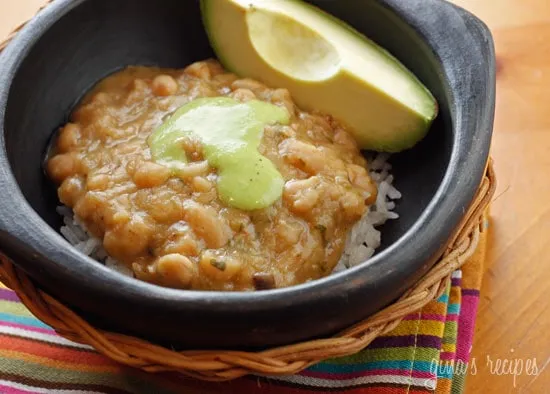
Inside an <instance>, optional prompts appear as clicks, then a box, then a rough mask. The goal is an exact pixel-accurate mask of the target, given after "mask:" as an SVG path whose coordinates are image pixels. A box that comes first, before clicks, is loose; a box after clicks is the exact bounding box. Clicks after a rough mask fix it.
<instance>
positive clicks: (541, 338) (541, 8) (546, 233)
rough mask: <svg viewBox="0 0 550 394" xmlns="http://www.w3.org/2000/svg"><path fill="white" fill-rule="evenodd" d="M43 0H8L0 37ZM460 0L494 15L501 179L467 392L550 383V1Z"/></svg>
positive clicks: (543, 387)
mask: <svg viewBox="0 0 550 394" xmlns="http://www.w3.org/2000/svg"><path fill="white" fill-rule="evenodd" d="M404 1H406V0H404ZM43 2H44V0H17V1H7V0H6V1H2V4H1V5H0V37H5V36H6V35H7V34H8V32H9V31H10V30H11V29H12V28H13V27H15V26H16V25H17V24H19V23H20V22H22V21H23V20H24V19H26V18H28V17H30V16H32V15H33V14H34V12H35V10H36V9H37V8H38V7H39V6H40V5H41V4H42V3H43ZM454 2H455V3H456V4H458V5H461V6H463V7H464V8H466V9H468V10H470V11H472V12H473V13H474V14H476V15H478V16H479V17H480V18H481V19H483V20H484V21H485V22H486V23H487V24H488V25H489V27H490V28H491V30H492V32H493V35H494V38H495V43H496V53H497V60H498V61H497V63H498V73H497V79H498V96H497V110H496V111H497V112H496V120H495V133H494V140H493V147H492V155H493V158H494V159H495V168H496V171H497V176H498V181H499V186H498V191H497V194H496V197H495V200H494V203H493V205H492V232H491V233H490V234H491V239H490V245H489V250H488V259H487V262H486V266H485V276H484V281H483V287H482V291H481V301H480V307H479V316H478V320H477V329H476V334H475V341H474V346H473V351H472V360H475V368H474V365H473V364H471V365H470V372H471V375H470V376H469V377H468V380H467V382H468V384H467V386H468V390H467V392H468V393H477V392H481V391H482V390H483V392H485V393H509V392H513V393H515V392H518V393H533V394H539V393H550V367H548V364H549V363H550V308H549V305H550V296H549V292H550V264H549V263H550V242H549V241H550V1H549V0H454ZM499 360H500V361H499ZM491 363H492V368H491ZM497 363H501V364H500V370H496V367H497ZM528 364H530V368H529V370H528ZM533 365H536V370H535V369H534V367H533ZM510 367H511V368H510ZM520 367H522V368H520ZM514 370H515V371H516V373H515V374H514V372H513V371H514ZM474 372H475V374H474ZM528 372H529V373H530V374H528ZM534 372H537V373H536V374H533V373H534ZM514 375H515V376H514Z"/></svg>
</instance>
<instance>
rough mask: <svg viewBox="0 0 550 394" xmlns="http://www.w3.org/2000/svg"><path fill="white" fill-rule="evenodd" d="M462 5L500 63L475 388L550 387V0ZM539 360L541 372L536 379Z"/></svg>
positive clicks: (467, 0) (469, 0) (471, 0)
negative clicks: (530, 363)
mask: <svg viewBox="0 0 550 394" xmlns="http://www.w3.org/2000/svg"><path fill="white" fill-rule="evenodd" d="M454 2H455V3H456V4H458V5H460V6H462V7H464V8H466V9H468V10H470V11H471V12H473V13H474V14H476V15H477V16H479V17H480V18H481V19H482V20H484V21H485V22H486V23H487V24H488V26H489V27H490V28H491V30H492V32H493V36H494V39H495V46H496V54H497V59H498V73H497V108H496V119H495V129H494V138H493V146H492V155H493V157H494V159H495V169H496V172H497V176H498V181H499V186H498V191H497V193H496V197H495V200H494V202H493V205H492V210H491V213H492V233H490V234H491V240H490V243H489V249H488V251H487V252H488V255H487V261H486V266H485V276H484V279H483V285H482V289H481V300H480V306H479V315H478V320H477V324H476V334H475V339H474V345H473V350H472V359H475V360H476V366H477V371H476V374H475V375H470V376H468V379H467V391H466V392H468V393H470V392H471V393H476V392H480V391H481V390H483V392H484V393H516V392H517V393H533V394H535V393H536V394H538V393H550V367H548V364H549V362H550V334H549V332H548V329H549V327H550V297H549V296H548V291H549V290H550V280H549V279H550V242H549V241H550V182H549V175H550V111H549V103H550V2H548V1H547V0H522V1H517V0H455V1H454ZM488 358H489V359H490V360H492V361H493V368H494V367H496V364H495V363H496V360H498V359H501V360H502V361H504V360H510V361H511V362H512V363H513V364H512V365H513V366H515V365H517V368H518V371H519V367H520V365H521V364H522V363H523V367H524V370H523V371H522V372H521V375H519V376H517V377H516V378H515V379H514V376H513V374H509V373H506V374H502V375H498V374H496V373H495V372H496V371H494V370H493V371H492V370H491V365H490V363H489V362H488ZM534 359H536V364H537V367H538V368H537V369H538V374H537V375H532V376H529V375H527V373H526V371H525V367H526V363H527V360H534ZM516 360H517V361H516ZM512 368H513V367H512ZM471 371H472V370H471ZM531 372H533V371H531Z"/></svg>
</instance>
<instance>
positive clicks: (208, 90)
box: [47, 61, 376, 290]
mask: <svg viewBox="0 0 550 394" xmlns="http://www.w3.org/2000/svg"><path fill="white" fill-rule="evenodd" d="M209 98H211V100H210V99H209ZM216 98H218V99H216ZM220 102H223V103H226V104H227V105H231V106H236V107H239V108H240V110H243V111H244V109H243V108H254V107H257V106H262V105H263V104H264V103H269V104H270V105H273V106H276V107H277V108H278V109H280V111H278V110H277V108H275V107H270V106H263V107H262V108H263V109H265V110H266V111H267V112H265V111H264V112H262V111H260V112H262V114H264V115H265V114H266V113H269V114H271V115H270V116H268V117H267V118H265V117H262V116H259V117H257V118H254V119H255V121H256V123H254V125H252V124H251V123H246V122H245V123H243V124H242V129H246V128H247V127H249V126H250V127H252V126H254V127H257V128H258V127H259V132H256V134H251V135H249V137H250V138H248V139H246V138H244V139H241V142H242V141H244V142H246V143H245V145H243V146H246V155H245V156H244V157H243V156H242V154H243V151H242V150H238V149H237V150H235V152H233V153H234V154H233V153H231V152H228V151H224V148H223V144H217V145H216V143H215V140H213V139H211V138H210V137H212V135H210V137H208V138H207V137H205V135H207V134H208V130H203V131H201V128H200V127H199V126H194V127H195V129H194V130H191V131H189V127H183V128H182V127H180V128H177V127H172V128H171V129H170V127H169V124H170V122H171V121H172V123H173V122H174V120H176V119H179V118H180V117H181V116H183V114H185V113H186V112H188V111H189V109H190V108H192V109H196V108H204V107H205V106H206V107H208V106H209V105H214V106H215V105H217V104H216V103H220ZM258 103H260V104H258ZM224 105H225V104H224ZM274 108H275V109H274ZM219 113H222V114H223V111H221V112H219ZM251 119H252V118H251ZM195 121H196V119H195V120H193V122H195ZM239 121H242V120H239ZM252 121H253V120H251V122H252ZM224 122H225V123H224ZM231 122H232V120H231V117H230V116H227V115H226V116H225V119H224V116H220V119H216V122H214V123H212V124H218V123H219V124H222V125H223V124H225V125H229V124H230V123H231ZM258 122H259V123H258ZM176 123H177V122H176ZM195 123H196V122H195ZM237 123H238V122H237ZM180 125H181V124H180ZM228 127H229V126H228ZM252 128H253V127H252ZM230 129H231V128H229V129H227V130H229V131H227V132H228V133H233V134H235V130H234V129H231V130H233V131H231V130H230ZM186 130H187V131H186ZM218 132H219V130H218ZM201 133H202V134H201ZM233 134H231V135H233ZM237 134H238V133H237ZM160 136H164V137H167V136H168V137H167V139H166V140H165V141H164V145H163V144H162V143H161V142H159V138H160ZM209 138H210V139H209ZM160 140H162V138H160ZM167 141H168V142H167ZM213 146H215V149H214V148H212V147H213ZM241 147H242V146H241ZM213 149H214V150H215V151H216V152H217V153H216V154H215V155H212V152H213ZM220 154H221V156H223V157H226V159H224V160H226V161H227V162H224V163H225V164H222V165H220V161H219V160H218V159H219V157H220ZM231 158H233V160H231ZM250 158H253V159H252V160H250ZM216 160H218V161H216ZM263 160H265V163H264V164H263V165H264V166H265V168H266V169H264V170H265V172H263V171H264V170H261V171H256V172H255V173H254V174H258V177H259V178H257V179H253V180H252V181H250V179H252V178H246V179H245V178H243V176H242V174H243V173H246V174H249V173H251V172H250V167H247V166H243V164H245V163H249V164H250V166H252V168H253V167H254V163H255V162H257V163H260V162H262V161H263ZM227 163H229V164H227ZM228 166H229V167H228ZM231 166H234V167H233V168H232V167H231ZM228 168H229V169H228ZM47 170H48V173H49V175H50V177H51V178H52V180H54V181H55V182H56V183H58V185H59V187H58V195H59V198H60V200H61V202H62V203H63V204H65V205H67V206H68V207H70V208H72V209H73V211H74V213H75V216H76V217H77V218H78V219H79V220H80V221H81V222H82V224H83V225H84V226H86V228H87V229H88V231H89V232H90V233H91V234H93V235H94V236H96V237H98V238H100V239H102V240H103V246H104V248H105V250H106V251H107V253H108V254H109V255H110V256H111V257H113V258H115V259H116V260H118V261H119V262H122V263H124V264H126V265H128V266H129V267H130V268H131V269H132V270H133V272H134V275H135V277H137V278H139V279H141V280H144V281H148V282H152V283H156V284H159V285H162V286H169V287H175V288H183V289H197V290H254V289H268V288H275V287H285V286H291V285H294V284H298V283H303V282H306V281H309V280H313V279H318V278H320V277H323V276H325V275H328V274H329V273H330V272H331V271H332V269H333V268H334V266H335V265H336V264H337V262H338V260H339V259H340V256H341V254H342V251H343V249H344V246H345V241H346V238H347V234H348V232H349V230H350V229H351V227H352V226H353V225H354V224H355V223H356V222H357V221H358V220H359V219H360V218H361V216H362V215H363V214H364V213H365V212H366V209H367V207H368V206H369V205H370V204H372V203H373V202H374V201H375V199H376V186H375V184H374V183H373V182H372V181H371V179H370V178H369V176H368V172H367V169H366V161H365V159H364V158H363V156H362V155H361V153H360V151H359V149H358V147H357V145H356V143H355V141H354V139H353V137H352V136H351V134H349V133H348V132H347V131H346V130H345V128H344V127H342V126H341V125H340V124H339V123H337V122H336V121H335V120H333V119H332V118H331V117H330V116H327V115H322V114H316V113H308V112H304V111H301V110H300V109H299V108H297V107H296V106H295V105H294V103H293V101H292V98H291V97H290V95H289V93H288V91H287V90H285V89H271V88H268V87H266V86H264V85H262V84H261V83H259V82H256V81H253V80H250V79H239V78H238V77H237V76H236V75H234V74H231V73H228V72H226V71H224V70H223V68H222V67H221V66H220V65H219V64H218V63H217V62H215V61H205V62H198V63H194V64H193V65H191V66H189V67H187V68H186V69H184V70H172V69H158V68H146V67H129V68H127V69H125V70H123V71H120V72H118V73H116V74H114V75H112V76H110V77H108V78H106V79H105V80H103V81H102V82H100V83H99V84H98V85H97V86H96V87H95V88H94V89H93V90H92V91H91V92H90V93H89V94H88V95H87V96H86V97H85V98H84V100H83V101H82V103H81V104H80V105H79V106H78V107H77V108H76V109H75V111H74V112H73V114H72V116H71V121H70V123H68V124H66V125H65V126H64V127H62V128H61V130H60V132H59V134H58V137H57V141H56V144H55V147H54V150H53V152H52V154H51V156H50V158H49V159H48V162H47ZM239 171H244V172H241V173H239ZM260 172H261V174H262V175H261V176H260ZM224 177H225V179H226V180H227V179H230V181H229V182H227V181H224ZM247 179H248V181H247ZM243 185H244V186H243Z"/></svg>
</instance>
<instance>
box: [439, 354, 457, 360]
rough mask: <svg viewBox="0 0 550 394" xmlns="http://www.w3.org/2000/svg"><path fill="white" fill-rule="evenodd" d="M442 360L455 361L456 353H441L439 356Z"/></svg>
mask: <svg viewBox="0 0 550 394" xmlns="http://www.w3.org/2000/svg"><path fill="white" fill-rule="evenodd" d="M439 359H440V360H444V361H454V359H455V353H454V352H441V354H440V355H439Z"/></svg>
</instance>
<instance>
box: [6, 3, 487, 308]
mask: <svg viewBox="0 0 550 394" xmlns="http://www.w3.org/2000/svg"><path fill="white" fill-rule="evenodd" d="M84 1H87V0H56V1H54V2H53V3H52V4H50V5H48V6H47V7H46V8H45V9H43V10H42V11H40V12H39V13H38V14H37V15H36V16H35V18H34V19H33V20H31V21H30V22H29V23H28V24H27V25H26V26H24V27H23V28H22V29H21V31H20V32H19V33H18V34H17V36H16V37H14V39H13V40H12V42H11V43H10V44H9V45H8V47H7V48H6V49H5V50H4V52H3V53H2V54H1V56H0V86H5V87H6V88H5V89H3V90H2V92H1V93H0V127H1V128H2V134H1V135H0V185H1V187H2V190H8V191H9V193H4V196H6V195H8V194H9V198H4V199H2V201H1V202H0V212H1V216H0V229H1V230H2V231H4V232H6V233H8V234H10V235H11V236H12V237H14V238H15V239H17V240H19V241H20V242H21V243H22V244H24V246H25V248H26V250H27V252H28V253H29V254H30V255H32V256H43V257H44V258H45V260H46V261H48V263H49V264H51V266H52V267H56V268H57V269H58V270H59V271H60V275H62V278H61V279H62V280H65V279H67V280H69V279H70V280H72V281H76V283H77V284H82V285H83V286H85V288H86V289H89V290H90V291H92V292H96V293H97V294H99V293H103V292H105V291H108V290H110V289H112V288H117V289H118V290H117V291H116V292H113V293H116V294H113V295H114V296H116V297H117V299H119V300H120V299H121V298H123V299H124V300H126V301H130V302H146V303H147V304H149V305H165V304H166V303H167V302H173V303H177V304H179V305H186V308H192V309H194V310H200V309H202V308H208V309H210V310H211V311H212V312H214V313H215V312H216V311H222V310H226V309H227V308H232V309H234V310H236V311H243V312H244V311H246V312H247V313H253V312H254V311H261V310H265V309H266V308H268V309H283V308H285V307H287V306H288V305H289V304H296V303H298V304H301V305H307V304H308V303H310V302H316V303H317V302H327V303H329V302H330V300H331V299H335V298H336V297H341V295H342V294H347V293H348V292H353V291H354V290H356V289H357V288H359V287H365V286H376V283H378V282H380V281H398V283H402V282H403V281H406V280H407V279H409V278H408V277H410V276H411V275H410V274H409V275H408V277H405V276H404V275H403V274H402V273H400V270H399V266H400V265H401V264H403V261H407V260H410V258H408V257H407V255H408V254H410V253H411V252H413V251H414V252H415V253H417V254H420V255H421V256H425V257H427V258H426V259H425V260H426V261H428V260H429V259H430V258H433V256H435V255H436V254H438V253H440V252H441V250H442V246H443V245H441V244H440V242H439V240H440V239H441V237H442V234H443V235H444V238H445V239H449V238H450V237H451V235H452V233H453V231H454V229H455V228H456V226H457V225H458V223H459V222H460V220H461V219H462V216H463V214H464V213H465V212H466V209H467V207H468V205H469V204H470V202H471V201H472V199H473V196H474V194H475V191H476V190H477V188H478V186H479V184H480V182H481V179H482V175H483V171H484V169H485V165H486V162H487V160H488V151H489V145H490V139H491V134H492V125H493V117H494V97H495V86H494V85H495V83H494V80H495V72H494V69H495V67H494V65H495V60H494V59H495V56H494V48H493V42H492V38H491V35H490V32H489V30H488V28H487V27H486V26H485V25H484V24H483V22H481V21H480V20H479V19H477V18H476V17H474V16H472V15H471V14H469V13H468V12H466V11H464V10H463V9H461V8H459V7H456V6H454V5H452V4H450V3H447V2H441V1H440V0H408V1H407V2H402V1H400V0H379V3H381V4H382V5H383V6H384V7H386V8H388V9H389V10H390V11H391V12H393V13H396V14H397V15H398V16H399V18H400V19H402V20H404V22H405V23H407V24H408V25H409V26H411V27H412V28H413V29H414V30H415V31H416V32H417V34H419V36H420V37H421V38H422V39H423V40H424V41H425V42H427V43H428V44H429V46H430V47H431V49H432V50H433V52H434V55H435V56H436V58H437V59H438V60H439V61H440V62H441V64H442V66H443V71H444V73H445V74H446V75H445V79H446V80H447V81H448V83H449V86H448V89H449V94H450V95H451V96H452V97H455V96H460V97H469V98H471V99H472V101H475V103H477V104H478V105H479V104H480V103H481V104H482V105H480V107H481V108H478V112H477V122H476V126H477V127H475V128H472V127H471V125H470V126H468V127H466V126H467V125H466V120H465V118H466V117H467V116H466V115H467V114H468V113H470V112H472V111H474V108H472V105H473V104H472V105H467V106H461V105H457V102H456V100H455V103H452V105H451V106H450V108H449V110H450V111H451V114H452V116H451V117H452V119H453V120H456V122H455V124H453V129H454V136H453V147H452V152H451V156H450V160H449V164H448V167H447V169H446V170H445V175H444V177H443V179H442V181H441V183H440V184H439V187H438V189H437V191H436V193H435V195H434V196H433V197H432V199H431V201H430V202H429V204H428V205H427V207H426V208H425V210H424V212H423V213H422V214H421V215H420V217H419V218H418V219H417V220H416V222H415V223H414V224H413V225H412V226H411V227H410V228H409V229H408V230H407V231H406V232H405V234H403V235H402V236H401V237H400V238H399V239H398V240H396V241H395V242H394V243H392V244H391V245H389V246H388V247H387V248H386V249H385V250H384V251H382V252H380V253H378V254H376V255H375V256H373V257H372V258H371V259H370V260H369V261H368V263H366V264H361V265H359V266H356V267H354V268H351V269H348V270H346V271H344V272H340V273H336V274H333V275H330V276H327V277H325V278H322V279H319V280H315V281H312V282H308V283H304V284H300V285H296V286H292V287H288V288H282V289H274V290H267V291H261V292H227V291H222V292H217V291H190V290H176V289H169V288H163V287H160V286H156V285H153V284H149V283H145V282H142V281H139V280H136V279H133V278H128V277H125V276H123V275H121V274H119V273H117V272H115V271H112V270H110V269H108V268H106V267H104V266H103V265H101V264H98V263H97V262H96V261H94V260H93V259H91V258H89V257H87V256H84V255H83V254H81V253H80V252H78V251H76V249H74V248H73V247H71V246H70V245H69V244H68V243H67V242H66V241H65V240H64V238H62V237H61V235H60V234H59V233H58V232H57V231H55V230H54V229H53V228H51V227H50V226H49V225H48V224H47V223H46V222H45V221H44V220H43V219H42V218H41V217H40V216H39V215H38V213H37V212H35V211H34V209H33V208H32V207H31V206H30V204H29V203H28V202H27V200H26V198H25V197H24V196H23V194H22V193H21V191H20V189H19V186H18V183H17V181H16V179H15V177H14V175H13V173H12V170H11V166H10V163H9V160H8V157H7V151H6V145H5V140H4V132H5V131H4V119H5V115H6V106H7V102H8V96H9V92H10V87H11V83H12V81H13V78H14V76H15V75H16V73H17V71H18V68H19V66H20V65H21V63H22V62H23V60H24V58H25V56H26V55H27V54H28V53H29V52H30V50H31V49H32V47H33V45H34V43H35V42H37V41H38V40H39V39H40V38H41V37H42V35H43V34H44V33H45V32H46V31H47V30H48V29H49V28H50V27H51V26H52V25H53V24H54V23H55V22H56V21H57V20H59V19H60V18H62V17H63V16H64V15H65V14H67V13H68V12H69V11H71V10H72V9H74V8H75V7H77V6H78V5H80V4H82V3H83V2H84ZM436 3H438V5H439V6H438V7H435V5H436ZM426 8H429V9H430V10H431V11H432V13H431V14H430V15H428V16H426V15H421V13H420V12H418V11H416V10H415V9H426ZM449 15H451V16H452V17H453V18H456V19H457V20H461V21H463V23H469V24H470V30H469V36H467V37H463V41H464V42H466V43H467V45H466V46H467V48H468V51H466V52H463V50H464V48H463V47H461V46H460V45H458V44H457V43H456V41H455V40H452V37H451V36H449V35H446V36H444V37H443V38H442V37H441V36H440V32H441V29H442V27H443V26H441V22H440V21H439V22H438V21H437V19H438V18H444V17H449ZM466 19H467V21H466ZM487 51H488V52H487ZM458 53H460V56H462V57H463V58H464V62H463V68H462V69H460V70H459V69H457V67H456V66H452V65H451V64H450V60H449V59H451V58H452V57H453V54H455V55H456V54H458ZM476 78H478V79H480V80H486V81H487V86H486V89H485V90H484V91H483V92H479V91H476V90H475V88H474V86H473V84H472V83H471V82H472V80H474V79H476ZM458 101H460V100H458ZM458 104H460V103H458ZM466 129H468V130H469V133H471V134H470V136H469V138H464V134H465V131H466ZM450 196H454V197H453V198H451V197H450ZM456 196H458V197H456ZM6 201H9V204H6ZM457 201H458V202H459V204H457ZM52 250H55V251H56V254H55V258H50V257H48V256H49V255H51V252H52ZM54 260H55V261H54ZM16 263H17V262H16ZM427 268H429V267H426V269H427ZM398 295H399V294H394V296H398Z"/></svg>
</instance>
